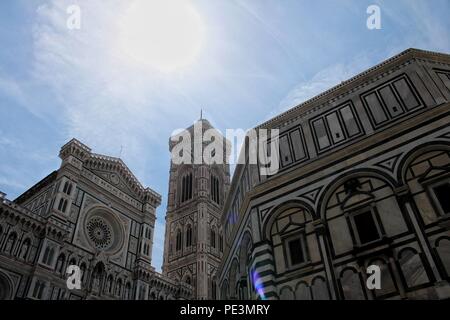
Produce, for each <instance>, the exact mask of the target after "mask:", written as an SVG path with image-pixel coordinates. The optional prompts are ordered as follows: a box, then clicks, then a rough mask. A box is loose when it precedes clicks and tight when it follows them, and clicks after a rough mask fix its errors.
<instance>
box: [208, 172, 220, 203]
mask: <svg viewBox="0 0 450 320" xmlns="http://www.w3.org/2000/svg"><path fill="white" fill-rule="evenodd" d="M219 188H220V186H219V178H217V177H216V176H215V175H213V174H211V177H210V194H211V200H212V201H214V202H215V203H217V204H220V192H219V190H220V189H219Z"/></svg>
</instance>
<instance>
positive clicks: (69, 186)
mask: <svg viewBox="0 0 450 320" xmlns="http://www.w3.org/2000/svg"><path fill="white" fill-rule="evenodd" d="M63 192H64V193H65V194H67V195H69V196H70V194H71V193H72V184H71V183H70V182H69V181H66V183H64V188H63Z"/></svg>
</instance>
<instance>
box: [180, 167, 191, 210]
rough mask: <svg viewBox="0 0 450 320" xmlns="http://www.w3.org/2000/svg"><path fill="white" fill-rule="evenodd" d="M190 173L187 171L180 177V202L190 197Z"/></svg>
mask: <svg viewBox="0 0 450 320" xmlns="http://www.w3.org/2000/svg"><path fill="white" fill-rule="evenodd" d="M192 185H193V184H192V173H191V172H190V173H188V174H186V175H184V176H183V178H182V179H181V202H182V203H183V202H186V201H188V200H190V199H192Z"/></svg>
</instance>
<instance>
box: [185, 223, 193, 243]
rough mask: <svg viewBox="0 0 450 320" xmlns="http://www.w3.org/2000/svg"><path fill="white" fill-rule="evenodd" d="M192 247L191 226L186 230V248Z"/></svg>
mask: <svg viewBox="0 0 450 320" xmlns="http://www.w3.org/2000/svg"><path fill="white" fill-rule="evenodd" d="M190 246H192V227H191V226H190V225H189V226H188V227H187V229H186V247H190Z"/></svg>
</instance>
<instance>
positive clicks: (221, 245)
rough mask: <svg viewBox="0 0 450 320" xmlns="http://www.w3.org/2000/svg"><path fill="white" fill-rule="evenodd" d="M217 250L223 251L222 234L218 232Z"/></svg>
mask: <svg viewBox="0 0 450 320" xmlns="http://www.w3.org/2000/svg"><path fill="white" fill-rule="evenodd" d="M219 250H220V252H223V235H222V234H221V233H219Z"/></svg>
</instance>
